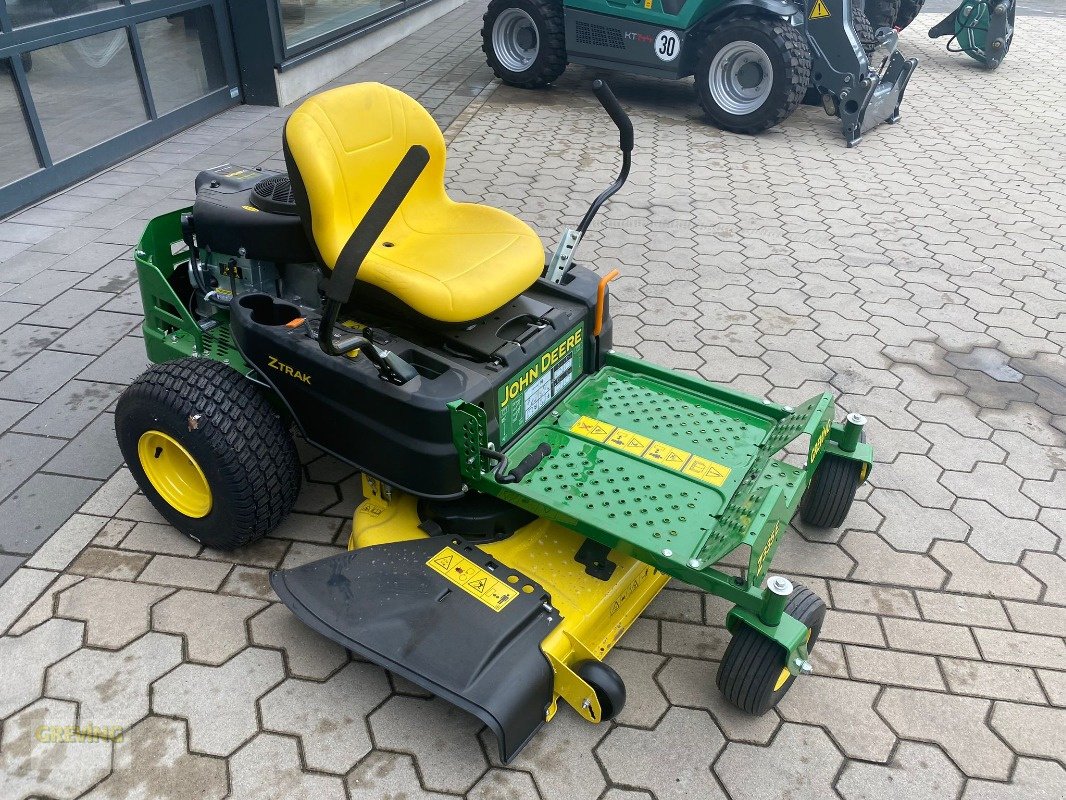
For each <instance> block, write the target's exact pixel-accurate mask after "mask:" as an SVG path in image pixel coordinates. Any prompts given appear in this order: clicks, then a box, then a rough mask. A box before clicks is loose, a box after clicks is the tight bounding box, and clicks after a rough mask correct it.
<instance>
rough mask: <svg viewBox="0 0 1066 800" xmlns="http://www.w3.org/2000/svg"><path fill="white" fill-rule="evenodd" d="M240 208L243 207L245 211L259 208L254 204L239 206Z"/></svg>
mask: <svg viewBox="0 0 1066 800" xmlns="http://www.w3.org/2000/svg"><path fill="white" fill-rule="evenodd" d="M241 208H243V209H244V210H245V211H258V210H259V209H258V208H256V207H255V206H241Z"/></svg>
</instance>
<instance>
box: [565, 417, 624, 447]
mask: <svg viewBox="0 0 1066 800" xmlns="http://www.w3.org/2000/svg"><path fill="white" fill-rule="evenodd" d="M570 430H571V431H573V432H574V433H580V434H581V435H582V436H584V437H585V438H586V439H595V440H596V441H597V442H604V441H607V437H608V436H610V435H611V434H612V433H614V425H608V424H607V423H606V422H600V421H599V420H598V419H593V418H592V417H578V420H577V422H575V423H574V424H573V425H571V426H570Z"/></svg>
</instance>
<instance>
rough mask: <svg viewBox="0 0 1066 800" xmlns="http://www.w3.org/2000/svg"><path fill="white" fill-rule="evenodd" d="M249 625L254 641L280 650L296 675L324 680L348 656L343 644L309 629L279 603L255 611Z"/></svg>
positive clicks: (289, 670)
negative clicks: (259, 611) (257, 612)
mask: <svg viewBox="0 0 1066 800" xmlns="http://www.w3.org/2000/svg"><path fill="white" fill-rule="evenodd" d="M248 629H249V630H250V631H251V635H252V641H254V642H255V643H256V644H257V645H261V646H264V647H273V648H278V649H280V650H282V651H283V652H284V653H285V664H286V666H287V668H288V673H289V674H290V675H293V676H295V677H298V678H311V679H312V680H319V681H320V680H324V679H325V678H328V677H329V676H330V675H332V674H333V673H334V672H336V671H337V670H338V669H340V667H341V666H342V665H343V664H344V663H345V662H346V661H347V660H348V655H347V653H346V652H345V651H344V648H343V647H341V646H340V645H338V644H336V643H335V642H332V641H330V640H329V639H327V638H326V637H325V636H322V635H321V634H320V633H318V632H317V631H313V630H311V628H309V627H307V626H306V625H305V624H304V623H302V622H300V620H298V619H296V617H295V616H293V613H292V612H291V611H289V609H288V608H286V607H285V606H284V605H282V604H281V603H273V604H272V605H271V606H270V607H269V608H267V609H265V610H264V611H262V612H261V613H259V614H257V615H256V616H255V618H254V619H252V621H251V623H250V624H249V626H248Z"/></svg>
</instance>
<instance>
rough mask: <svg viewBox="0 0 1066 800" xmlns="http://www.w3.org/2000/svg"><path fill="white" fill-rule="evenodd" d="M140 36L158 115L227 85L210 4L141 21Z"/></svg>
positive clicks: (138, 28)
mask: <svg viewBox="0 0 1066 800" xmlns="http://www.w3.org/2000/svg"><path fill="white" fill-rule="evenodd" d="M137 36H138V37H139V38H140V42H141V52H142V53H144V64H145V67H146V68H147V70H148V85H149V86H150V87H151V88H152V99H153V100H155V110H156V114H158V115H159V116H162V115H163V114H166V113H167V112H168V111H173V110H174V109H175V108H179V107H180V106H183V105H185V104H186V103H191V102H192V101H193V100H196V99H198V98H200V97H203V96H204V95H205V94H208V93H209V92H212V91H214V90H215V89H221V88H222V87H224V86H225V85H226V78H225V76H224V74H223V71H222V59H221V57H220V55H219V51H218V34H217V33H216V32H215V15H214V14H213V13H212V12H211V9H210V8H209V7H207V8H196V9H193V10H192V11H186V12H185V13H183V14H173V15H171V16H169V17H165V18H163V19H154V20H152V21H151V22H142V23H141V24H140V25H138V26H137Z"/></svg>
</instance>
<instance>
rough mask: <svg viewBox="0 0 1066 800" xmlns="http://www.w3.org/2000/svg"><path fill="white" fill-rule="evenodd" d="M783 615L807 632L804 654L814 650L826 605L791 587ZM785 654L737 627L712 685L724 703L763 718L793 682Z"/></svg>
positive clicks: (756, 634)
mask: <svg viewBox="0 0 1066 800" xmlns="http://www.w3.org/2000/svg"><path fill="white" fill-rule="evenodd" d="M785 613H786V614H788V615H790V616H792V617H795V618H796V619H798V620H799V621H800V622H802V623H803V624H804V625H806V626H807V628H808V629H809V635H808V637H807V652H808V653H809V652H810V651H811V650H813V649H814V644H815V642H817V641H818V634H819V632H820V631H821V630H822V621H823V620H824V619H825V603H824V602H823V601H822V598H820V597H819V596H818V595H816V594H815V593H814V592H812V591H811V590H810V589H808V588H807V587H806V586H803V585H802V584H798V583H797V584H794V587H793V590H792V595H791V596H790V597H789V598H788V602H787V603H785ZM787 658H788V653H786V652H785V650H784V648H783V647H781V645H779V644H778V643H777V642H775V641H774V640H773V639H770V638H768V637H767V636H765V635H763V634H762V633H759V632H758V631H757V630H755V629H754V628H752V627H749V626H748V625H746V624H744V623H739V624H738V625H737V628H736V631H734V633H733V638H732V639H730V640H729V646H728V647H726V649H725V655H723V656H722V663H721V665H720V666H719V667H718V676H717V678H716V679H715V683H717V684H718V689H719V690H720V691H721V692H722V694H723V695H724V696H725V699H726V700H728V701H729V702H730V703H732V704H733V705H735V706H736V707H737V708H739V709H740V710H741V711H746V712H747V713H749V714H755V715H760V714H765V713H766V712H767V711H769V710H770V709H771V708H773V707H774V706H776V705H777V704H778V703H780V702H781V699H782V698H783V697H784V696H785V694H786V693H787V692H788V690H789V689H791V688H792V683H793V682H794V681H795V680H796V676H795V675H793V674H792V673H791V672H790V671H789V670H788V667H787V665H786V663H785V662H786V660H787Z"/></svg>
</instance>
